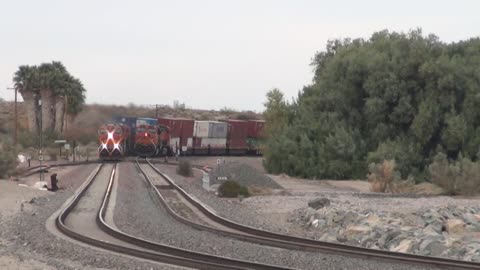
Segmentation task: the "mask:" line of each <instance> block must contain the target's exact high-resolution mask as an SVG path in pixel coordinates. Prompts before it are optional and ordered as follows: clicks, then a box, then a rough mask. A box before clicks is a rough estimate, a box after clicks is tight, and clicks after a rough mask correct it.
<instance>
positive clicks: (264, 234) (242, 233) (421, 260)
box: [137, 159, 480, 269]
mask: <svg viewBox="0 0 480 270" xmlns="http://www.w3.org/2000/svg"><path fill="white" fill-rule="evenodd" d="M138 163H139V162H138V160H137V164H138ZM146 163H147V164H148V165H149V166H150V167H151V168H152V169H153V170H155V171H156V172H157V173H158V174H159V175H160V176H162V177H163V178H164V179H165V180H166V181H167V182H168V183H169V185H171V186H172V187H173V188H174V189H175V190H176V191H178V192H179V194H181V195H182V196H183V197H184V198H185V199H186V200H187V201H188V202H189V203H191V204H192V205H193V206H194V207H195V208H197V209H198V210H199V211H200V212H202V213H203V214H204V215H205V216H207V217H208V218H210V219H211V220H212V221H214V222H216V223H218V224H220V225H222V226H225V227H228V228H230V229H233V230H235V231H238V232H239V233H234V232H233V233H232V232H228V231H222V230H219V229H217V228H213V227H209V226H205V225H202V224H198V223H195V222H193V221H190V220H187V219H185V218H183V217H181V216H179V215H177V214H176V213H175V212H174V211H173V210H170V211H168V212H169V213H170V214H171V215H173V216H174V217H175V218H176V219H177V220H180V221H182V222H184V223H186V224H189V225H191V226H194V227H196V228H198V229H202V230H208V231H212V232H216V233H219V234H221V235H229V236H231V237H235V238H238V239H242V240H247V241H252V242H255V243H259V244H267V245H271V246H275V247H281V248H289V249H295V250H307V251H324V252H331V253H336V254H338V253H341V254H346V255H350V256H352V255H354V256H359V257H363V258H368V259H372V258H374V259H384V260H387V261H396V262H400V263H414V264H427V265H435V266H437V267H444V268H448V269H452V268H454V269H480V263H477V262H470V261H461V260H455V259H448V258H442V257H433V256H422V255H414V254H409V253H400V252H393V251H387V250H375V249H369V248H364V247H357V246H350V245H345V244H339V243H331V242H324V241H318V240H312V239H307V238H301V237H296V236H290V235H284V234H279V233H275V232H271V231H266V230H261V229H257V228H253V227H250V226H247V225H243V224H239V223H237V222H235V221H231V220H228V219H226V218H224V217H221V216H219V215H217V214H216V213H214V212H212V211H211V210H210V209H209V208H208V207H206V206H205V205H204V204H203V203H202V202H200V201H198V200H197V199H195V198H194V197H193V196H191V195H190V194H188V193H187V192H186V191H185V190H184V189H183V188H181V187H180V186H178V185H177V184H176V183H175V182H174V181H173V180H172V179H170V177H169V176H168V175H166V174H165V173H163V172H161V171H160V170H159V169H158V168H157V167H155V166H154V165H153V164H152V163H151V162H150V160H148V159H146ZM167 165H168V164H167ZM195 167H196V168H199V169H200V170H202V171H204V170H203V169H201V168H202V167H201V166H195ZM153 187H154V188H155V190H156V191H157V192H156V193H157V194H158V195H159V197H160V198H161V200H162V199H163V197H162V196H161V194H160V191H159V190H158V189H157V188H156V187H155V186H153ZM165 204H166V202H165ZM168 208H169V207H168Z"/></svg>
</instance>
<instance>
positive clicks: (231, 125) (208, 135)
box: [113, 117, 265, 157]
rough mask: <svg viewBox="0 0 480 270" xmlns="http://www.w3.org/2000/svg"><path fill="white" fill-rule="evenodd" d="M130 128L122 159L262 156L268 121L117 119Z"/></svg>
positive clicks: (116, 118) (119, 123)
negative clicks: (180, 156) (190, 156)
mask: <svg viewBox="0 0 480 270" xmlns="http://www.w3.org/2000/svg"><path fill="white" fill-rule="evenodd" d="M113 122H114V123H115V124H117V125H120V126H123V127H126V128H129V134H130V135H129V136H130V137H129V139H128V140H125V146H124V147H123V148H122V149H123V152H124V153H123V155H127V154H128V155H137V156H142V157H153V156H165V155H176V154H179V155H261V154H262V148H263V140H264V133H263V130H264V126H265V121H262V120H249V121H243V120H233V119H227V120H222V121H195V120H192V119H184V118H158V119H155V118H132V117H115V118H114V119H113Z"/></svg>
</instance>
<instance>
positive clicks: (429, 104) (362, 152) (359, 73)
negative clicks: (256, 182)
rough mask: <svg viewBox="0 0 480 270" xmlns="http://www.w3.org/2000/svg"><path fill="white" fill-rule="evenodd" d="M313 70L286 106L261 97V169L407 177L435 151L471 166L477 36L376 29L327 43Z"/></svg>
mask: <svg viewBox="0 0 480 270" xmlns="http://www.w3.org/2000/svg"><path fill="white" fill-rule="evenodd" d="M312 65H313V67H314V77H313V82H312V84H310V85H307V86H305V87H304V88H303V90H302V91H301V92H300V93H299V95H298V97H297V98H296V99H295V100H294V101H293V102H292V103H291V104H288V103H286V102H285V101H284V97H283V94H282V93H281V92H280V91H279V90H277V89H274V90H271V91H270V92H268V94H267V102H266V103H265V119H266V120H267V123H268V126H267V135H268V136H269V139H268V141H267V144H266V145H267V151H266V154H265V162H264V164H265V167H266V168H267V170H269V171H271V172H276V173H288V174H292V175H300V176H304V177H311V178H335V179H342V178H351V177H365V174H366V172H367V165H368V164H369V163H371V162H376V163H379V162H382V161H383V160H395V162H396V168H397V169H398V170H399V172H400V173H401V175H402V177H407V176H409V175H413V176H420V175H424V174H425V172H428V170H427V167H428V164H430V163H431V162H432V159H433V157H434V156H435V155H436V154H437V153H439V152H445V153H446V154H447V157H448V158H450V159H457V158H458V156H459V153H463V154H464V155H466V158H469V159H478V157H479V156H478V154H479V152H480V133H479V131H480V111H479V110H478V108H479V107H480V73H479V72H478V70H480V38H473V39H470V40H466V41H461V42H458V43H450V44H447V43H443V42H441V41H440V40H439V38H438V37H436V36H435V35H428V36H424V35H423V34H422V31H421V30H420V29H416V30H412V31H410V32H408V33H396V32H389V31H387V30H384V31H380V32H377V33H374V34H373V35H372V36H371V37H370V38H369V39H367V40H364V39H354V40H352V39H344V40H333V41H329V42H328V43H327V46H326V49H325V50H324V51H321V52H318V53H317V54H316V55H315V57H314V59H313V62H312Z"/></svg>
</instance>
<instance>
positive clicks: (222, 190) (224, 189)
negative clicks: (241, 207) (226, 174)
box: [218, 180, 250, 198]
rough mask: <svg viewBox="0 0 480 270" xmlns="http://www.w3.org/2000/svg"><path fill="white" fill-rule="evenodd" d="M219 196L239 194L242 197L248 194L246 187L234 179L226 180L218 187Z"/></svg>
mask: <svg viewBox="0 0 480 270" xmlns="http://www.w3.org/2000/svg"><path fill="white" fill-rule="evenodd" d="M218 194H219V195H220V197H227V198H236V197H238V196H239V195H240V196H243V197H248V196H250V193H249V192H248V188H247V187H246V186H242V185H240V184H239V183H237V182H236V181H234V180H227V181H225V182H223V183H222V184H221V185H220V186H219V187H218Z"/></svg>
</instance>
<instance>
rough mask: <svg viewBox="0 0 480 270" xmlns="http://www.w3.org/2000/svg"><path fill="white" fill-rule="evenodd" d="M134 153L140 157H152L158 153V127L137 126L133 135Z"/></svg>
mask: <svg viewBox="0 0 480 270" xmlns="http://www.w3.org/2000/svg"><path fill="white" fill-rule="evenodd" d="M134 151H135V153H136V154H137V155H138V156H140V157H152V156H155V155H157V153H158V127H157V126H154V125H146V124H145V125H138V126H137V130H136V133H135V146H134Z"/></svg>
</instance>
